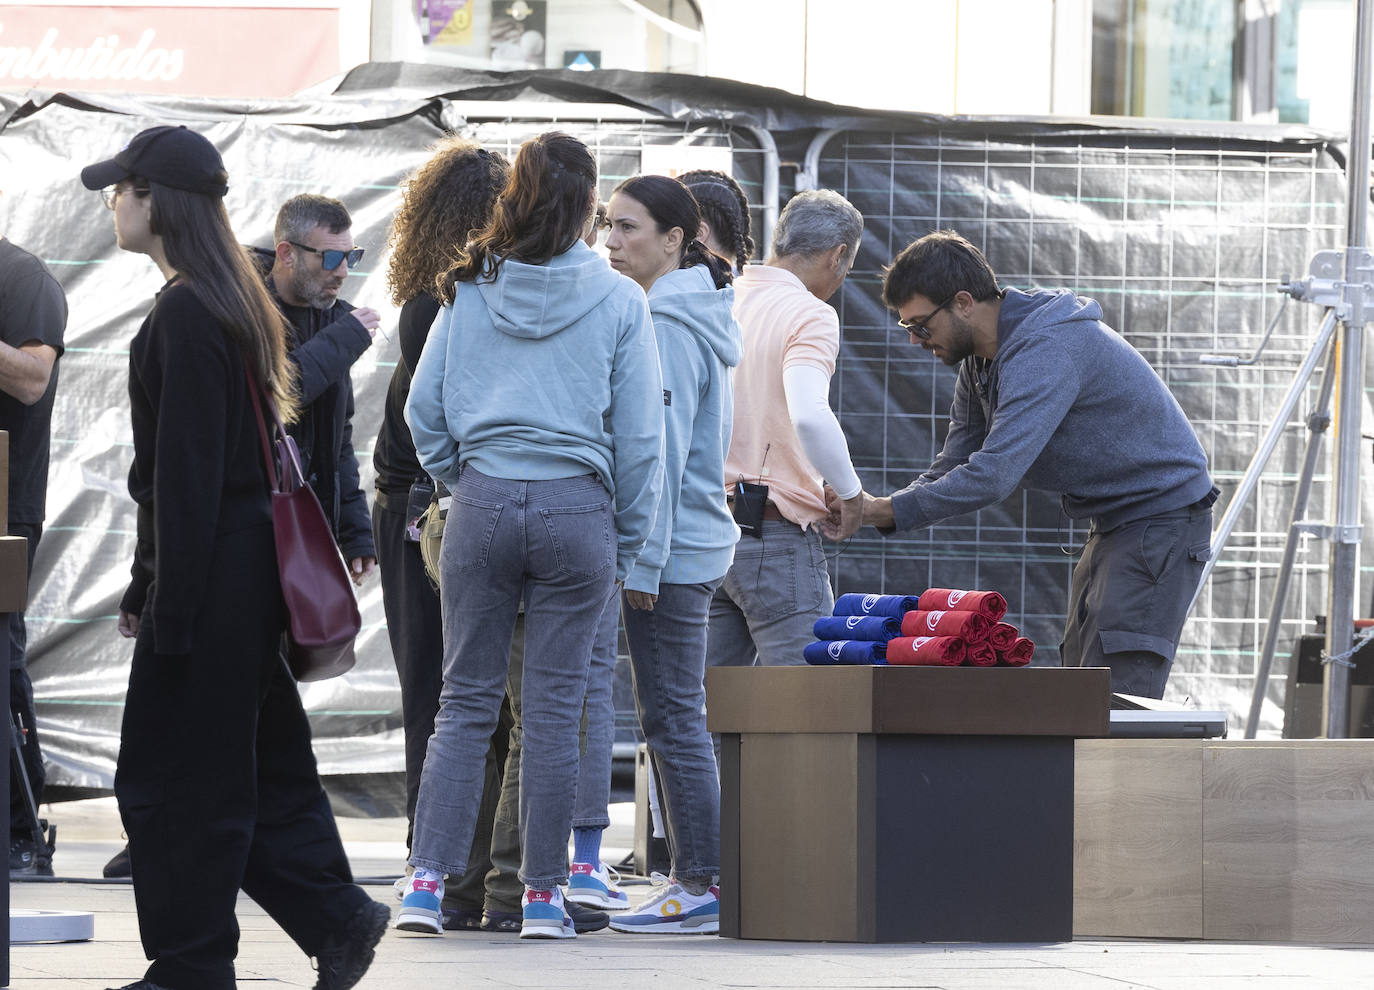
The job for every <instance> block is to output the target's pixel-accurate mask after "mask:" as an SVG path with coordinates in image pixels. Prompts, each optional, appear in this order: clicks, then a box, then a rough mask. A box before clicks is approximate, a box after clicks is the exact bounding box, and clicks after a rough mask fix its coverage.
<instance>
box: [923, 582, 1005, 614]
mask: <svg viewBox="0 0 1374 990" xmlns="http://www.w3.org/2000/svg"><path fill="white" fill-rule="evenodd" d="M916 607H917V608H919V609H920V610H921V611H923V612H939V611H950V612H977V613H978V614H979V615H986V616H987V617H988V618H989V619H991V620H992V621H993V622H1000V621H1001V619H1002V616H1004V615H1006V614H1007V600H1006V599H1005V598H1003V597H1002V596H1001V595H999V594H998V593H997V592H995V591H957V590H954V589H951V588H931V589H930V590H929V591H926V592H925V593H923V594H922V595H921V598H920V602H919V603H918V604H917V606H916Z"/></svg>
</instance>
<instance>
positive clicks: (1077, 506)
mask: <svg viewBox="0 0 1374 990" xmlns="http://www.w3.org/2000/svg"><path fill="white" fill-rule="evenodd" d="M1018 486H1024V487H1026V488H1030V489H1036V490H1040V491H1049V492H1055V493H1057V494H1059V495H1060V496H1061V499H1060V501H1061V503H1062V505H1063V507H1064V513H1065V514H1066V515H1067V516H1068V517H1069V518H1070V519H1088V520H1091V523H1092V527H1093V528H1094V529H1097V530H1110V529H1115V528H1116V527H1117V526H1120V525H1122V524H1124V523H1128V522H1131V521H1133V520H1136V519H1144V518H1145V517H1147V516H1153V515H1158V514H1160V513H1163V512H1170V511H1173V510H1175V509H1181V508H1183V507H1184V506H1186V505H1190V504H1192V503H1193V502H1196V501H1199V500H1200V499H1203V498H1205V497H1206V496H1207V495H1208V493H1209V492H1211V490H1212V478H1211V475H1210V474H1208V471H1207V455H1206V454H1205V453H1204V452H1203V450H1202V445H1201V444H1200V443H1198V439H1197V435H1196V434H1195V433H1194V432H1193V428H1192V426H1191V425H1190V424H1189V422H1188V418H1187V417H1186V416H1185V415H1184V413H1183V409H1182V408H1181V407H1180V406H1179V404H1178V402H1177V400H1175V399H1174V397H1173V395H1171V394H1170V393H1169V390H1168V388H1166V387H1165V385H1164V382H1162V381H1161V380H1160V378H1159V376H1158V375H1156V374H1155V372H1154V369H1153V368H1151V367H1150V365H1149V363H1148V362H1146V360H1145V359H1144V358H1143V357H1142V356H1141V355H1140V352H1139V351H1137V350H1136V349H1135V348H1134V347H1132V346H1131V345H1130V344H1128V343H1127V342H1126V341H1125V340H1124V339H1123V338H1122V337H1121V335H1120V334H1118V333H1117V332H1116V331H1114V330H1112V329H1111V328H1110V327H1108V326H1107V325H1106V324H1104V323H1103V322H1102V308H1101V307H1100V306H1098V304H1097V303H1096V302H1094V301H1093V300H1091V299H1080V298H1079V297H1078V296H1075V295H1074V294H1073V293H1072V292H1068V291H1066V290H1061V291H1058V292H1029V293H1027V292H1018V291H1017V290H1015V289H1008V290H1007V291H1006V295H1005V297H1004V298H1003V300H1002V308H1001V311H1000V313H999V316H998V320H997V355H996V356H995V357H994V358H993V359H992V361H991V362H985V361H983V360H982V359H980V358H976V357H971V358H966V359H965V360H964V361H963V362H961V364H960V366H959V378H958V381H957V382H956V383H955V386H954V404H953V406H952V408H951V410H950V424H949V435H948V436H947V437H946V438H945V445H944V448H943V449H942V450H941V451H940V455H939V456H938V457H937V458H936V459H935V463H934V464H932V465H931V466H930V469H929V470H928V471H926V472H925V473H924V474H922V475H921V476H920V477H919V478H917V479H916V480H915V481H914V482H912V483H911V485H909V486H908V487H907V488H904V489H903V490H902V491H900V492H897V493H895V494H894V495H893V496H892V511H893V516H894V521H895V523H896V528H897V529H898V530H905V529H914V528H917V527H921V526H929V525H931V524H932V523H934V522H938V521H939V520H941V519H947V518H949V517H950V516H957V515H962V514H963V513H966V512H973V511H974V510H976V509H981V508H982V507H983V506H985V505H992V504H994V503H996V502H1000V501H1002V500H1003V499H1004V498H1006V497H1007V496H1008V495H1010V494H1011V493H1012V492H1014V491H1015V490H1016V488H1017V487H1018Z"/></svg>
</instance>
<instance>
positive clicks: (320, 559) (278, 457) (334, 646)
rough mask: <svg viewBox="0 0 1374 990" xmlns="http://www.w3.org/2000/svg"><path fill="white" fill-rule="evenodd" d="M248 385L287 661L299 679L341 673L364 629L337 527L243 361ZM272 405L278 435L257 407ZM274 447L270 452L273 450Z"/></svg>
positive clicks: (293, 444) (350, 662) (348, 665)
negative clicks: (266, 487)
mask: <svg viewBox="0 0 1374 990" xmlns="http://www.w3.org/2000/svg"><path fill="white" fill-rule="evenodd" d="M244 372H245V373H246V374H247V375H248V389H249V393H250V397H251V398H252V400H253V412H254V414H255V415H256V416H257V418H258V437H259V439H260V440H261V441H262V459H263V463H264V464H265V465H266V466H267V479H268V481H270V482H271V485H272V528H273V530H274V532H275V535H276V543H277V571H278V573H279V574H280V575H281V591H282V597H283V598H285V599H286V611H287V612H288V613H289V615H290V620H291V621H290V625H289V627H288V629H287V640H288V649H287V664H288V666H290V668H291V673H292V675H293V676H295V678H296V680H298V681H322V680H325V679H326V678H329V677H338V676H339V675H340V674H342V673H344V672H345V671H347V670H350V669H351V668H352V667H353V664H354V663H355V662H356V660H357V658H356V657H355V656H354V654H353V641H354V639H355V638H356V637H357V635H358V630H360V629H361V628H362V624H363V622H362V616H360V615H359V614H358V601H357V599H356V598H355V597H354V595H353V588H352V586H351V585H350V583H349V577H348V567H347V565H346V564H345V563H344V559H343V555H342V554H340V552H339V546H338V544H337V543H335V542H334V534H333V532H332V531H331V530H330V528H329V520H328V519H326V518H325V514H324V509H323V508H321V507H320V500H319V499H318V498H316V497H315V492H314V491H313V490H312V489H311V487H310V486H309V485H307V484H306V483H305V479H304V478H303V476H302V472H301V459H300V453H299V451H297V449H296V441H295V440H293V439H292V438H291V436H290V435H288V434H287V432H286V427H285V426H283V425H282V421H281V416H279V415H278V414H277V406H276V403H274V402H272V401H271V400H270V399H268V398H267V397H266V396H265V395H264V394H263V392H262V389H261V388H259V386H258V383H257V381H256V379H255V378H254V377H253V373H252V372H251V371H249V369H248V366H247V364H245V365H244ZM264 405H266V406H267V408H268V409H270V410H271V411H272V420H273V423H274V424H275V425H274V430H273V437H274V441H275V442H269V441H268V438H267V425H266V423H265V421H264V420H263V415H262V407H263V406H264ZM274 451H275V456H273V454H274Z"/></svg>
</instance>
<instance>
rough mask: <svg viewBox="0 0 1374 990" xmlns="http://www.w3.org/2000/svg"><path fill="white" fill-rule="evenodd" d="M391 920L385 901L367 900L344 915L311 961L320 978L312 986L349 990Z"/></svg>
mask: <svg viewBox="0 0 1374 990" xmlns="http://www.w3.org/2000/svg"><path fill="white" fill-rule="evenodd" d="M390 921H391V911H390V910H389V909H388V908H387V906H386V905H385V904H378V903H377V902H376V901H373V900H369V901H368V902H367V903H366V904H364V905H363V906H362V907H360V908H358V910H357V911H356V912H355V913H354V915H353V917H352V918H350V919H348V924H347V925H345V926H344V929H343V931H341V932H339V933H338V934H337V935H332V936H330V937H329V938H328V939H327V940H326V941H325V943H324V948H323V949H321V950H320V954H319V955H318V956H317V957H316V959H315V961H316V963H317V964H318V967H319V973H320V978H319V979H318V980H316V981H315V990H349V987H353V986H357V984H358V981H359V980H361V979H362V978H363V974H364V973H366V972H367V968H368V967H369V966H371V965H372V957H373V956H375V955H376V954H377V943H378V942H380V941H381V940H382V935H383V933H384V932H386V927H387V925H388V924H389V923H390Z"/></svg>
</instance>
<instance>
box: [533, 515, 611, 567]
mask: <svg viewBox="0 0 1374 990" xmlns="http://www.w3.org/2000/svg"><path fill="white" fill-rule="evenodd" d="M539 515H540V516H541V517H542V518H543V520H544V529H545V530H546V531H547V532H548V534H549V542H550V543H551V544H552V545H553V553H554V558H555V559H556V560H557V562H558V570H559V572H560V573H562V574H566V575H568V576H569V577H594V576H596V575H597V574H600V573H601V572H602V571H604V570H605V569H606V568H608V567H613V566H615V545H614V541H613V540H612V539H611V513H610V504H609V503H608V502H599V503H596V504H594V505H564V506H558V507H556V508H548V509H540V510H539Z"/></svg>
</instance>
